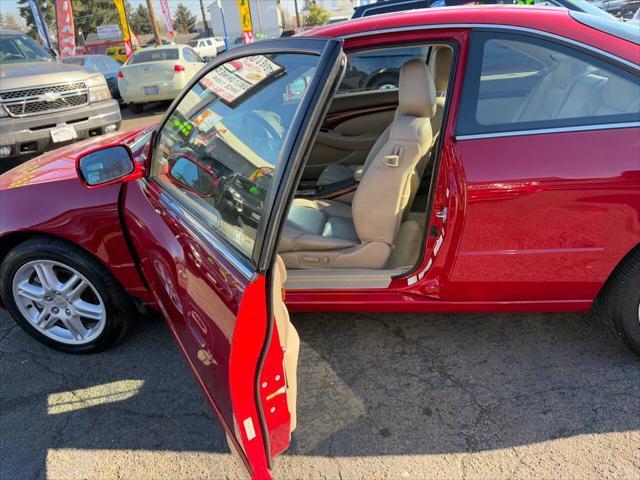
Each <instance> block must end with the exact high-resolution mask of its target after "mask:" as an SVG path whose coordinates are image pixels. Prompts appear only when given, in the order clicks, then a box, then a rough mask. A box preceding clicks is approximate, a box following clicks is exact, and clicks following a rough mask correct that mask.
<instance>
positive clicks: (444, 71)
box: [317, 46, 453, 185]
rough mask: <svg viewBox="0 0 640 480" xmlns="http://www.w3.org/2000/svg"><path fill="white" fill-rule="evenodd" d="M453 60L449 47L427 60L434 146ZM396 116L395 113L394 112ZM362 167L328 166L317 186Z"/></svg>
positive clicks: (379, 143) (373, 153) (436, 50)
mask: <svg viewBox="0 0 640 480" xmlns="http://www.w3.org/2000/svg"><path fill="white" fill-rule="evenodd" d="M452 59H453V51H452V50H451V48H450V47H447V46H440V47H434V49H433V53H432V54H431V59H430V60H429V70H430V72H431V76H432V77H433V80H434V83H435V88H436V113H435V115H434V116H433V117H432V119H431V130H432V133H433V137H432V141H431V143H432V144H435V143H436V141H437V139H438V135H439V134H440V129H441V128H442V114H443V112H444V104H445V99H446V93H447V88H448V86H449V74H450V72H451V62H452ZM396 114H397V111H396ZM390 129H391V125H389V126H388V127H387V128H386V129H385V130H384V131H383V132H382V134H381V135H380V137H379V138H378V140H377V141H376V143H375V144H374V145H373V147H371V150H370V151H369V154H368V155H367V158H366V159H365V163H364V165H367V164H368V163H370V162H371V161H373V159H374V158H375V157H376V155H377V154H378V152H379V151H380V148H382V146H383V145H384V144H385V143H386V142H387V140H388V139H389V131H390ZM426 164H427V162H424V163H423V164H422V165H421V168H419V169H418V170H419V171H418V178H417V179H416V181H417V182H418V183H419V181H420V178H421V176H422V175H421V174H422V172H423V171H424V169H425V168H426ZM362 167H363V165H343V164H341V163H333V164H331V165H328V166H327V167H326V168H325V169H324V170H323V171H322V173H321V174H320V176H319V177H318V182H317V184H318V185H331V184H332V183H336V182H341V181H343V180H346V179H348V178H353V177H354V175H355V174H356V172H357V171H358V170H359V169H360V168H362Z"/></svg>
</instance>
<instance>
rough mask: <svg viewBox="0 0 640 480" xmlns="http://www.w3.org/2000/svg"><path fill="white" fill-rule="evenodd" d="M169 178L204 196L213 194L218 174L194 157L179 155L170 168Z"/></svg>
mask: <svg viewBox="0 0 640 480" xmlns="http://www.w3.org/2000/svg"><path fill="white" fill-rule="evenodd" d="M169 178H171V180H173V182H175V183H176V184H178V185H180V186H181V187H182V188H184V189H186V190H189V191H190V192H193V193H195V194H196V195H199V196H201V197H203V198H207V197H211V196H213V194H214V192H215V188H216V187H217V186H218V176H217V175H216V174H215V173H213V172H212V171H211V170H210V169H208V168H207V167H205V166H204V165H202V164H200V163H199V162H198V161H196V160H194V159H193V158H190V157H187V156H185V155H178V156H177V157H175V161H174V162H173V164H172V165H171V168H169Z"/></svg>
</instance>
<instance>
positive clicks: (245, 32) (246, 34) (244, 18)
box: [238, 0, 253, 43]
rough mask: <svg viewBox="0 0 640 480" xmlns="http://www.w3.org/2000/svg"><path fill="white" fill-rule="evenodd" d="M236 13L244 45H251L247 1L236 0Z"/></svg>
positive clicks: (249, 10) (250, 25)
mask: <svg viewBox="0 0 640 480" xmlns="http://www.w3.org/2000/svg"><path fill="white" fill-rule="evenodd" d="M238 13H239V14H240V25H242V37H243V41H244V43H253V23H252V22H251V7H250V6H249V0H238Z"/></svg>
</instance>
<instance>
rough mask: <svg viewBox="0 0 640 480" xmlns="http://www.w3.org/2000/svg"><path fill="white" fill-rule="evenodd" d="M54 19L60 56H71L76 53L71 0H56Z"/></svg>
mask: <svg viewBox="0 0 640 480" xmlns="http://www.w3.org/2000/svg"><path fill="white" fill-rule="evenodd" d="M56 20H57V25H58V51H59V52H60V56H61V57H72V56H73V55H75V54H76V32H75V29H74V26H73V9H72V8H71V0H56Z"/></svg>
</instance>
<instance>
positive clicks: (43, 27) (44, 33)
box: [29, 0, 53, 50]
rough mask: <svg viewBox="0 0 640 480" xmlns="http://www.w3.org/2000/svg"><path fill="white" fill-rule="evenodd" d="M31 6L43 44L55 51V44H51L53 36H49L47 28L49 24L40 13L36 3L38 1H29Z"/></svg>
mask: <svg viewBox="0 0 640 480" xmlns="http://www.w3.org/2000/svg"><path fill="white" fill-rule="evenodd" d="M29 6H30V7H31V13H33V20H34V21H35V22H36V28H37V29H38V34H39V35H40V39H41V40H42V43H43V44H44V45H45V46H46V47H47V48H48V49H49V50H53V42H51V36H50V35H49V29H48V28H47V22H45V20H44V16H43V15H42V12H41V11H40V7H39V6H38V4H37V3H36V0H29Z"/></svg>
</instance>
